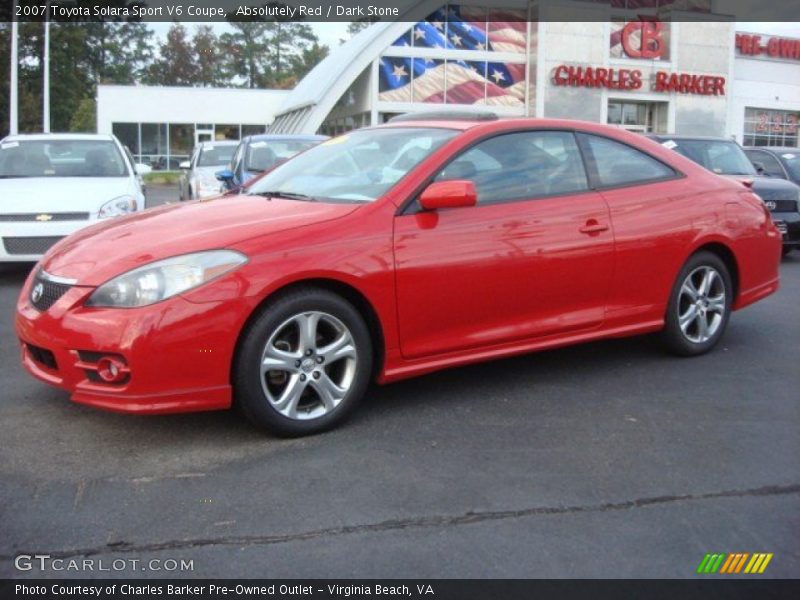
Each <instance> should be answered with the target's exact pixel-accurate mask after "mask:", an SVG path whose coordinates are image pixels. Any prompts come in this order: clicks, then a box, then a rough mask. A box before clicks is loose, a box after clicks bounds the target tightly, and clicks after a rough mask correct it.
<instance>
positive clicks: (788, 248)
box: [781, 246, 794, 256]
mask: <svg viewBox="0 0 800 600" xmlns="http://www.w3.org/2000/svg"><path fill="white" fill-rule="evenodd" d="M792 250H794V248H793V247H792V246H784V247H783V248H781V256H787V255H788V254H789V253H791V251H792Z"/></svg>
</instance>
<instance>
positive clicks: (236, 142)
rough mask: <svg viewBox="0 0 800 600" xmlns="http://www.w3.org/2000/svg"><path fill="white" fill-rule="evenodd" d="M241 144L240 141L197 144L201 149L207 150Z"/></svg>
mask: <svg viewBox="0 0 800 600" xmlns="http://www.w3.org/2000/svg"><path fill="white" fill-rule="evenodd" d="M238 143H239V140H217V141H211V142H200V143H199V144H197V145H198V146H199V147H201V148H205V147H206V146H236V145H237V144H238Z"/></svg>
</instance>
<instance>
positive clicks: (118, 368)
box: [97, 356, 128, 383]
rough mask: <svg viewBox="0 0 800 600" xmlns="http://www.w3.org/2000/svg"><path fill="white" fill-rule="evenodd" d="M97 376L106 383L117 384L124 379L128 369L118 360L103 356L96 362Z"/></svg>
mask: <svg viewBox="0 0 800 600" xmlns="http://www.w3.org/2000/svg"><path fill="white" fill-rule="evenodd" d="M97 374H98V375H99V376H100V379H102V380H103V381H106V382H108V383H117V382H120V381H122V380H123V379H125V377H126V376H127V375H128V369H127V367H126V366H125V363H123V362H122V361H121V360H119V359H118V358H114V357H113V356H104V357H103V358H101V359H100V360H98V361H97Z"/></svg>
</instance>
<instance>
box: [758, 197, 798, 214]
mask: <svg viewBox="0 0 800 600" xmlns="http://www.w3.org/2000/svg"><path fill="white" fill-rule="evenodd" d="M764 204H766V205H767V208H768V209H770V210H771V211H772V212H796V211H797V200H764Z"/></svg>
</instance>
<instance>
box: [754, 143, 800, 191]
mask: <svg viewBox="0 0 800 600" xmlns="http://www.w3.org/2000/svg"><path fill="white" fill-rule="evenodd" d="M744 153H745V154H747V158H749V159H750V162H752V163H753V166H754V167H755V168H756V171H758V172H759V174H760V175H768V176H770V177H777V178H778V179H788V180H789V181H791V182H792V183H796V184H797V185H800V148H791V147H786V148H782V147H780V146H769V147H766V146H747V147H745V149H744Z"/></svg>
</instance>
